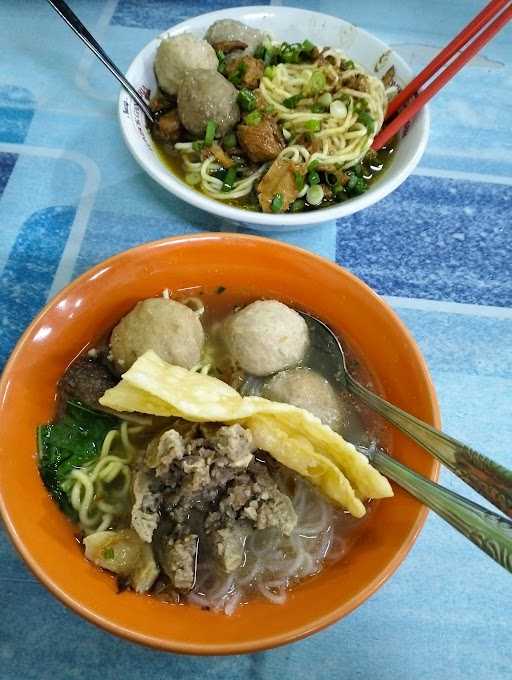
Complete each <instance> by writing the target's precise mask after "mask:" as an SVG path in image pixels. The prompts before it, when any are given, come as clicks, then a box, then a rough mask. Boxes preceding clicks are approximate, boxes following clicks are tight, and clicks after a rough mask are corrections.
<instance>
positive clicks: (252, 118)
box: [244, 111, 261, 125]
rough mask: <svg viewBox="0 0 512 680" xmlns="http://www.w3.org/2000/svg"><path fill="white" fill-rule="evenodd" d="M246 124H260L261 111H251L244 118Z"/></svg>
mask: <svg viewBox="0 0 512 680" xmlns="http://www.w3.org/2000/svg"><path fill="white" fill-rule="evenodd" d="M244 123H245V124H246V125H259V123H261V113H260V112H259V111H251V113H248V114H247V115H246V116H245V118H244Z"/></svg>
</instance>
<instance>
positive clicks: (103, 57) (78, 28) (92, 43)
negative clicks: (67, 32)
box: [48, 0, 154, 123]
mask: <svg viewBox="0 0 512 680" xmlns="http://www.w3.org/2000/svg"><path fill="white" fill-rule="evenodd" d="M48 2H49V3H50V5H51V6H52V7H53V9H54V10H55V11H56V12H57V14H59V15H60V16H61V17H62V18H63V19H64V21H65V22H66V23H67V24H68V26H69V27H70V28H72V29H73V31H74V32H75V33H76V34H77V36H78V37H79V38H80V40H82V41H83V42H84V43H85V44H86V45H87V47H88V48H89V49H90V50H91V51H92V52H94V54H95V55H96V56H97V57H98V59H99V60H100V61H101V62H103V64H104V65H105V66H106V67H107V68H108V70H109V71H110V73H112V75H113V76H114V77H115V78H117V80H118V81H119V82H120V83H121V85H122V86H123V87H124V89H125V90H126V91H127V92H128V94H129V95H130V97H132V99H134V100H135V102H136V103H137V104H138V105H139V106H140V108H141V109H142V111H143V113H144V115H145V116H146V118H147V119H148V120H149V121H150V122H151V123H153V122H154V116H153V113H152V111H151V109H150V108H149V106H148V105H147V104H146V102H145V101H144V99H143V98H142V97H141V96H140V94H139V93H138V92H137V90H136V89H135V88H134V87H133V85H132V84H131V83H130V82H128V80H126V78H125V77H124V75H123V74H122V73H121V71H120V70H119V69H118V68H117V66H116V65H115V64H114V62H113V61H112V59H110V57H109V56H108V55H107V54H106V52H105V51H104V50H103V48H102V47H101V45H100V44H99V43H98V42H97V41H96V40H95V39H94V38H93V36H92V35H91V34H90V33H89V31H88V30H87V29H86V28H85V26H84V25H83V23H82V22H81V21H80V19H79V18H78V17H77V16H76V14H75V13H74V12H73V10H72V9H71V8H70V7H69V6H68V5H67V4H66V3H65V2H63V0H48Z"/></svg>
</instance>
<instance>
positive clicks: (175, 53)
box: [155, 33, 219, 95]
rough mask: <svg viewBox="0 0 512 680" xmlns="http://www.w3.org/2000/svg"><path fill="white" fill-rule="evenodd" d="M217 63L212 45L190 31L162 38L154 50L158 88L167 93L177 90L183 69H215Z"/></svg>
mask: <svg viewBox="0 0 512 680" xmlns="http://www.w3.org/2000/svg"><path fill="white" fill-rule="evenodd" d="M218 64H219V60H218V59H217V55H216V54H215V50H214V49H213V47H212V46H211V45H210V44H209V43H208V42H206V40H200V39H199V38H196V37H194V36H193V35H191V34H190V33H182V34H181V35H175V36H171V37H169V38H164V39H163V40H162V42H161V43H160V45H159V46H158V49H157V51H156V58H155V75H156V77H157V80H158V84H159V85H160V89H162V90H163V91H164V92H166V93H167V94H169V95H173V94H176V93H177V92H178V85H179V84H180V82H181V81H182V80H183V76H184V75H185V71H187V70H189V69H193V68H204V69H212V70H215V69H216V68H217V66H218Z"/></svg>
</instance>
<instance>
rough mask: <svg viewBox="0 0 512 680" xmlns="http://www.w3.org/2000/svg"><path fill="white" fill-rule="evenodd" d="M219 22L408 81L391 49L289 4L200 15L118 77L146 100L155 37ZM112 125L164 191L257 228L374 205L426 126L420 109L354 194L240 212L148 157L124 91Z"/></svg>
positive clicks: (283, 226) (407, 162)
mask: <svg viewBox="0 0 512 680" xmlns="http://www.w3.org/2000/svg"><path fill="white" fill-rule="evenodd" d="M219 19H237V20H238V21H242V22H243V23H245V24H248V25H249V26H253V27H254V28H259V29H261V30H262V31H265V32H267V33H270V35H271V36H272V37H273V38H274V39H276V40H285V41H288V42H301V41H302V40H304V39H305V38H309V39H310V40H311V41H312V42H314V43H315V44H317V45H319V46H326V45H329V46H330V47H337V48H339V49H341V50H343V51H344V52H345V53H346V54H347V55H348V56H350V57H352V58H353V59H355V60H356V61H358V62H360V63H361V64H362V65H363V66H364V67H365V68H366V69H368V71H370V72H372V73H373V72H377V73H378V74H379V75H382V74H383V73H384V72H385V71H386V70H387V69H388V68H389V66H390V65H391V64H393V65H394V66H395V72H396V80H397V81H398V82H399V83H400V84H401V85H403V84H405V83H407V82H408V81H409V80H410V78H411V76H412V72H411V70H410V68H409V66H408V65H407V64H406V63H405V62H404V60H403V59H402V58H401V57H399V56H398V55H397V54H396V52H393V51H392V50H391V49H390V48H389V47H388V46H387V45H386V44H385V43H383V42H382V41H381V40H379V39H378V38H375V37H374V36H373V35H370V34H369V33H367V32H366V31H363V30H362V29H360V28H357V27H356V26H353V25H352V24H349V23H348V22H346V21H343V19H338V18H337V17H333V16H329V15H327V14H320V13H319V12H310V11H308V10H302V9H295V8H290V7H280V6H276V7H269V6H254V7H235V8H233V9H226V10H220V11H218V12H210V13H208V14H201V15H200V16H198V17H195V18H193V19H189V20H187V21H183V22H182V23H180V24H177V25H176V26H173V27H172V28H170V29H169V30H167V31H164V32H163V33H162V34H161V36H158V37H156V38H155V39H154V40H152V41H151V42H150V43H149V44H148V45H146V47H145V48H144V49H143V50H142V51H141V52H139V54H138V55H137V56H136V57H135V59H134V60H133V62H132V63H131V65H130V68H129V69H128V72H127V74H126V75H127V78H128V80H130V81H131V82H132V83H133V84H134V86H135V88H136V89H137V90H138V91H139V92H140V93H141V94H142V95H143V96H144V97H145V98H146V99H148V98H149V95H150V93H151V92H153V91H154V90H155V88H156V80H155V75H154V72H153V62H154V59H155V54H156V50H157V47H158V44H159V39H160V37H162V36H163V35H177V34H179V33H184V32H185V31H187V32H190V33H193V34H195V35H197V36H198V37H203V36H204V34H205V32H206V30H207V28H208V27H209V26H210V25H211V24H213V22H214V21H218V20H219ZM119 121H120V123H121V130H122V132H123V136H124V139H125V141H126V144H127V145H128V148H129V149H130V151H131V153H132V154H133V157H134V158H135V160H136V161H137V162H138V163H139V164H140V165H141V166H142V168H143V169H144V170H145V171H146V172H147V173H148V174H149V175H150V176H151V177H152V178H153V179H154V180H156V181H157V182H158V183H159V184H161V185H162V186H163V187H164V188H165V189H167V190H168V191H170V192H171V193H173V194H174V195H175V196H178V197H179V198H181V199H183V200H184V201H186V202H187V203H190V204H191V205H193V206H196V207H197V208H202V209H203V210H206V211H207V212H209V213H212V214H214V215H218V216H219V217H222V218H227V219H230V220H233V221H235V222H237V223H238V224H242V225H248V226H251V227H253V228H255V229H258V230H260V231H270V230H272V231H274V230H289V229H297V228H302V227H307V226H313V225H314V224H318V223H319V222H326V221H328V220H334V219H337V218H339V217H344V216H346V215H351V214H353V213H355V212H358V211H359V210H362V209H363V208H367V207H368V206H370V205H373V204H374V203H376V202H377V201H380V199H381V198H384V196H387V195H388V194H389V193H391V192H392V191H393V190H394V189H396V188H397V187H398V186H399V185H400V184H402V182H403V181H404V180H405V179H406V178H407V177H408V176H409V175H410V174H411V172H412V171H413V170H414V168H415V167H416V165H417V164H418V162H419V160H420V158H421V156H422V155H423V152H424V150H425V146H426V144H427V139H428V131H429V124H430V119H429V114H428V110H427V109H426V108H423V110H422V111H421V112H420V113H419V115H417V116H416V118H415V119H414V120H413V121H412V123H411V124H410V125H409V127H408V129H407V130H406V133H405V134H404V136H403V137H402V139H401V140H400V144H399V145H398V148H397V151H396V152H395V157H394V159H393V162H392V163H391V164H390V166H389V167H388V168H387V169H386V171H385V172H384V173H383V175H382V177H381V178H379V179H378V181H376V182H375V183H373V184H372V185H371V186H370V188H369V189H368V191H366V192H365V193H364V194H362V195H361V196H358V197H356V198H351V199H350V200H348V201H345V202H344V203H339V204H337V205H335V206H333V207H330V208H323V209H321V210H316V211H308V212H304V213H295V214H279V215H273V214H268V213H258V212H252V211H249V210H242V209H241V208H235V207H233V206H231V205H226V204H224V203H222V202H221V201H216V200H214V199H212V198H208V196H206V195H205V194H202V193H199V192H198V191H196V190H195V189H192V188H191V187H189V186H188V185H187V184H186V183H185V182H184V181H182V180H181V179H180V178H179V177H177V176H176V175H174V174H173V173H172V172H171V171H170V170H169V169H168V168H166V167H165V165H163V163H162V162H161V161H160V159H159V158H158V156H157V154H156V153H155V150H154V147H153V143H152V141H151V137H150V135H149V132H148V130H147V129H146V126H145V123H144V115H143V114H142V112H141V111H140V109H139V107H138V106H137V105H136V104H135V103H134V102H133V100H132V99H131V98H130V97H129V96H128V94H127V93H126V92H125V91H124V90H122V91H121V94H120V95H119Z"/></svg>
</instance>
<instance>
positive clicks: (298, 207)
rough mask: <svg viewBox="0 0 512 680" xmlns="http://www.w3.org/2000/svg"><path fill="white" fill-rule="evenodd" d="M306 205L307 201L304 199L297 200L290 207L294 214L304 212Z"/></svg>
mask: <svg viewBox="0 0 512 680" xmlns="http://www.w3.org/2000/svg"><path fill="white" fill-rule="evenodd" d="M305 205H306V201H305V200H304V199H303V198H296V199H295V201H294V202H293V203H292V205H291V207H290V211H291V212H292V213H297V212H302V211H303V210H304V207H305Z"/></svg>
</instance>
